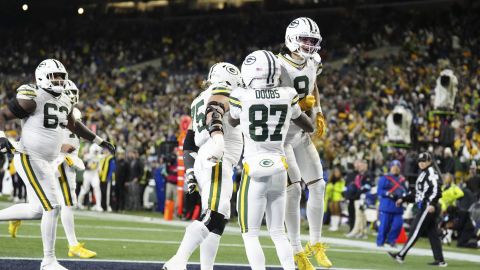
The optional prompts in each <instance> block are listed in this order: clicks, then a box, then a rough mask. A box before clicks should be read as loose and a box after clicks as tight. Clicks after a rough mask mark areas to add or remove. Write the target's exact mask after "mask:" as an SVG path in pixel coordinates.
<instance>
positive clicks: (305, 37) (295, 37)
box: [285, 17, 322, 58]
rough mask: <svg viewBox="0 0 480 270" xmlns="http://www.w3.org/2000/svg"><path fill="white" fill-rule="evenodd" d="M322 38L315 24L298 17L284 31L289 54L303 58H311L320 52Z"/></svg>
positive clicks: (305, 18)
mask: <svg viewBox="0 0 480 270" xmlns="http://www.w3.org/2000/svg"><path fill="white" fill-rule="evenodd" d="M321 42H322V36H321V35H320V29H319V28H318V25H317V23H315V21H313V20H312V19H310V18H307V17H300V18H297V19H295V20H293V21H292V22H291V23H290V24H289V25H288V27H287V31H285V45H286V46H287V48H288V49H289V50H290V51H291V52H296V53H298V54H300V55H301V56H302V57H304V58H310V57H312V56H313V55H314V54H315V53H316V52H318V51H319V50H320V48H321V47H320V43H321Z"/></svg>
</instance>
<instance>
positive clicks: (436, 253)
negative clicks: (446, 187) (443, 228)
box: [398, 205, 444, 262]
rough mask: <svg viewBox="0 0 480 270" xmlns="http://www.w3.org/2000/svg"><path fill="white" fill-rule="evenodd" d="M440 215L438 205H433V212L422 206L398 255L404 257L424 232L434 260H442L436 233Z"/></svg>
mask: <svg viewBox="0 0 480 270" xmlns="http://www.w3.org/2000/svg"><path fill="white" fill-rule="evenodd" d="M439 216H440V206H439V205H435V212H433V213H429V212H428V210H427V209H426V207H422V208H421V209H420V211H419V212H418V213H417V215H416V216H415V219H414V220H413V222H412V226H411V227H410V231H409V233H408V241H407V243H406V244H405V245H404V246H403V248H402V250H400V252H399V253H398V255H400V256H402V257H405V256H406V255H407V252H408V251H409V250H410V248H412V247H413V245H415V242H417V240H418V238H419V237H420V235H422V234H423V232H426V234H427V236H428V240H429V241H430V246H431V248H432V252H433V258H434V259H435V261H439V262H443V261H444V259H443V252H442V242H441V240H440V235H439V234H438V227H437V219H438V217H439Z"/></svg>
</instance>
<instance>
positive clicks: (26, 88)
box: [17, 84, 38, 99]
mask: <svg viewBox="0 0 480 270" xmlns="http://www.w3.org/2000/svg"><path fill="white" fill-rule="evenodd" d="M37 90H38V88H37V86H36V85H34V84H24V85H22V86H20V87H19V88H18V89H17V98H23V99H34V98H35V97H37Z"/></svg>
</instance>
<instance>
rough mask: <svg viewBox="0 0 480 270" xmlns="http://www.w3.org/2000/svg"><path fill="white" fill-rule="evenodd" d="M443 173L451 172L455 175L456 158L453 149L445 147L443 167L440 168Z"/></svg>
mask: <svg viewBox="0 0 480 270" xmlns="http://www.w3.org/2000/svg"><path fill="white" fill-rule="evenodd" d="M440 169H441V171H442V174H446V173H449V174H451V175H455V159H454V158H453V153H452V149H451V148H450V147H445V149H444V150H443V158H442V167H441V168H440Z"/></svg>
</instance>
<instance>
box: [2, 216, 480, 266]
mask: <svg viewBox="0 0 480 270" xmlns="http://www.w3.org/2000/svg"><path fill="white" fill-rule="evenodd" d="M86 214H87V213H86V212H81V213H79V214H78V215H77V218H76V231H77V236H78V239H79V240H80V241H84V242H86V244H87V247H88V248H90V249H92V250H95V251H97V252H98V257H97V259H110V260H111V259H113V260H115V259H119V260H147V261H165V260H167V259H168V258H169V257H170V256H172V255H173V254H174V253H175V251H176V249H177V247H178V245H179V243H180V241H181V239H182V237H183V232H184V228H183V227H181V226H170V225H162V224H154V223H153V222H152V221H151V215H149V216H150V217H143V216H140V215H135V216H132V215H128V217H129V219H131V220H132V221H118V220H112V219H111V218H110V216H111V215H107V214H105V215H103V214H99V215H98V217H89V216H87V215H86ZM88 215H90V213H88ZM232 223H234V222H232ZM232 225H233V224H232ZM2 228H3V229H2ZM234 231H236V230H235V228H234ZM325 234H326V235H325V236H327V237H339V238H341V237H342V235H343V234H342V233H340V232H337V233H334V234H332V233H328V232H326V233H325ZM0 239H1V240H0V257H28V258H32V257H34V258H41V257H42V247H41V246H42V244H41V239H40V227H39V221H25V222H23V224H22V226H21V227H20V230H19V235H18V237H17V238H16V239H12V238H10V236H9V235H8V232H7V223H6V222H0ZM373 239H374V236H371V237H370V239H368V240H367V241H373ZM261 242H262V245H263V246H264V251H265V256H266V258H267V264H270V265H278V264H279V262H278V260H277V257H276V253H275V249H274V247H273V243H272V242H271V241H270V239H269V238H268V237H262V238H261ZM427 246H428V244H427V243H426V242H425V241H424V240H422V241H420V242H419V243H418V245H417V247H427ZM66 247H67V240H66V239H65V234H64V232H63V228H62V226H61V225H59V228H58V240H57V245H56V250H57V257H58V258H67V248H66ZM445 249H446V250H448V251H455V252H463V253H470V254H476V255H480V252H479V251H475V250H460V249H457V248H453V247H446V248H445ZM328 255H329V257H330V258H331V260H332V261H333V263H334V266H335V267H338V268H352V269H431V267H428V266H427V265H426V263H428V262H430V261H432V258H431V257H427V256H409V257H408V258H407V262H406V264H404V265H398V264H397V263H395V262H394V261H392V260H391V259H390V258H389V257H388V256H387V255H386V252H383V251H375V250H370V249H360V248H352V247H346V246H340V245H330V249H329V250H328ZM191 261H194V262H198V261H199V255H198V251H197V252H196V253H194V255H193V257H192V259H191ZM217 262H219V263H221V262H223V263H241V264H246V263H247V258H246V256H245V251H244V247H243V242H242V238H241V236H240V234H238V233H234V232H228V233H226V234H225V235H224V237H223V238H222V241H221V247H220V249H219V252H218V256H217ZM448 263H449V268H450V269H480V261H479V263H473V262H463V261H461V260H451V259H450V260H448Z"/></svg>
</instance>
